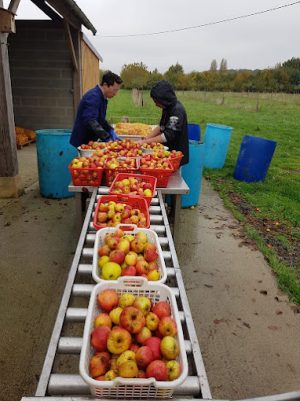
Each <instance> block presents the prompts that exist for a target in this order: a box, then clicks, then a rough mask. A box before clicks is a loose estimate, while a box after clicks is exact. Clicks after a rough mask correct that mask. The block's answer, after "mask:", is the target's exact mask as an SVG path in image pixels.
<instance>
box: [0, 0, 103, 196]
mask: <svg viewBox="0 0 300 401" xmlns="http://www.w3.org/2000/svg"><path fill="white" fill-rule="evenodd" d="M20 1H21V0H11V1H10V5H9V7H8V10H4V9H3V1H2V0H0V7H2V10H3V13H5V25H4V24H2V25H1V20H2V17H1V16H2V14H1V11H0V29H2V30H3V31H4V29H3V28H1V26H5V27H6V28H5V29H6V31H5V32H0V36H1V45H0V46H1V53H0V121H1V124H0V135H1V145H0V197H2V198H3V197H13V196H18V195H19V194H20V193H22V192H23V185H22V182H21V179H20V177H19V174H18V163H17V150H16V140H15V125H16V126H22V127H26V128H31V129H43V128H71V127H72V125H73V121H74V117H75V113H76V109H77V105H78V103H79V100H80V98H81V96H82V94H83V93H85V92H86V91H87V90H88V89H90V88H91V87H93V86H95V85H96V84H97V83H99V63H100V62H101V61H102V59H101V56H100V55H99V53H98V52H97V51H96V50H95V49H94V48H93V46H92V45H91V43H90V42H89V41H88V39H87V37H86V36H85V35H84V34H83V32H82V30H81V28H82V26H85V27H86V28H87V29H89V30H91V31H92V32H93V33H94V34H95V33H96V29H95V28H94V27H93V25H92V24H91V23H90V21H89V20H88V18H87V17H86V16H85V15H84V14H83V12H82V11H81V9H80V8H79V7H78V6H77V4H76V3H75V1H73V0H47V2H46V1H43V0H31V1H32V2H33V3H34V4H35V5H36V6H37V7H39V8H40V9H41V10H42V11H43V12H44V13H45V14H46V15H47V16H48V17H50V18H51V20H16V21H14V14H15V13H16V12H17V8H18V5H19V3H20ZM0 10H1V9H0ZM7 12H9V13H10V15H7ZM3 15H4V14H3ZM8 17H11V23H9V21H10V20H9V18H8ZM3 18H4V17H3ZM7 21H8V22H7ZM14 22H15V31H16V33H9V32H13V31H12V30H11V31H9V28H7V27H8V25H11V26H12V27H13V26H14ZM2 122H3V123H2Z"/></svg>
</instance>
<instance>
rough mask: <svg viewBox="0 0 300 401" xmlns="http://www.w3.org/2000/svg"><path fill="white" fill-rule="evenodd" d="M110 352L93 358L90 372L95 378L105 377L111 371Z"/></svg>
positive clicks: (98, 354) (100, 353) (101, 353)
mask: <svg viewBox="0 0 300 401" xmlns="http://www.w3.org/2000/svg"><path fill="white" fill-rule="evenodd" d="M106 354H108V352H99V353H97V354H95V355H93V356H92V358H91V359H90V363H89V372H90V375H91V376H92V377H93V378H96V377H98V376H102V375H105V373H106V372H107V371H108V369H109V354H108V357H107V355H106Z"/></svg>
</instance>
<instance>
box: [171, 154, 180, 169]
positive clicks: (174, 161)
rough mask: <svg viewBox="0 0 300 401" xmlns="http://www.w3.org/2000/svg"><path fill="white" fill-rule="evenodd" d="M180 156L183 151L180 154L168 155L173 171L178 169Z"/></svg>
mask: <svg viewBox="0 0 300 401" xmlns="http://www.w3.org/2000/svg"><path fill="white" fill-rule="evenodd" d="M182 158H183V153H181V155H179V156H175V157H172V156H171V157H170V162H171V163H172V166H173V169H174V171H176V170H178V169H179V167H180V162H181V160H182Z"/></svg>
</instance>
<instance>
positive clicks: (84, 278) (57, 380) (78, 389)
mask: <svg viewBox="0 0 300 401" xmlns="http://www.w3.org/2000/svg"><path fill="white" fill-rule="evenodd" d="M101 194H103V192H102V188H101V187H100V188H99V189H97V190H94V191H93V193H92V195H91V199H90V202H89V206H88V208H87V212H86V216H85V219H84V222H83V226H82V230H81V234H80V237H79V241H78V245H77V249H76V252H75V255H74V259H73V263H72V265H71V268H70V271H69V275H68V279H67V282H66V286H65V289H64V293H63V296H62V300H61V304H60V307H59V311H58V314H57V318H56V322H55V325H54V329H53V332H52V336H51V339H50V343H49V347H48V351H47V354H46V358H45V361H44V366H43V369H42V372H41V375H40V379H39V383H38V386H37V390H36V394H35V396H34V397H23V398H22V401H38V400H39V401H41V400H49V401H50V400H51V401H88V400H89V401H91V400H93V399H94V398H93V397H92V396H91V395H90V393H89V387H88V386H87V384H86V383H85V382H84V381H83V379H82V378H81V376H80V375H79V355H80V350H81V345H82V336H83V328H84V322H85V318H86V316H87V307H88V302H89V297H90V294H91V291H92V289H93V287H94V285H95V283H94V281H93V280H92V274H91V272H92V258H93V247H94V242H95V236H96V234H95V229H94V227H93V223H92V221H93V213H94V210H95V206H96V202H97V199H98V198H99V196H100V195H101ZM150 224H151V227H150V228H151V229H152V230H154V231H155V232H156V233H157V235H158V237H159V242H160V244H161V246H162V250H163V256H164V259H165V263H166V266H167V276H168V277H167V282H166V284H167V285H168V286H169V287H170V288H171V290H172V291H173V292H174V295H175V297H176V302H177V306H178V310H179V314H180V319H181V322H182V328H183V334H184V340H185V348H186V352H187V357H188V365H189V373H188V377H187V379H186V380H185V381H184V382H183V384H182V385H181V386H180V387H178V388H176V390H175V392H174V394H173V399H175V400H178V401H184V400H187V399H190V398H193V399H195V400H203V399H211V393H210V388H209V384H208V380H207V376H206V372H205V367H204V364H203V360H202V355H201V351H200V347H199V343H198V339H197V335H196V331H195V327H194V323H193V319H192V316H191V312H190V308H189V303H188V299H187V295H186V292H185V288H184V284H183V279H182V274H181V270H180V267H179V264H178V259H177V255H176V251H175V246H174V243H173V238H172V235H171V231H170V226H169V222H168V217H167V213H166V210H165V206H164V200H163V196H162V194H161V192H160V191H158V193H157V196H156V197H154V198H153V199H152V202H151V205H150Z"/></svg>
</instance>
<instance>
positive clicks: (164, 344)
mask: <svg viewBox="0 0 300 401" xmlns="http://www.w3.org/2000/svg"><path fill="white" fill-rule="evenodd" d="M160 352H161V354H162V356H163V357H164V358H165V359H167V360H172V359H176V357H177V356H178V354H179V345H178V342H177V340H176V338H174V337H171V336H165V337H163V338H162V339H161V342H160Z"/></svg>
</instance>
